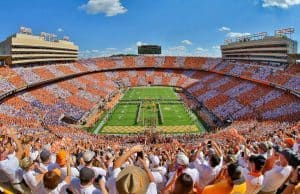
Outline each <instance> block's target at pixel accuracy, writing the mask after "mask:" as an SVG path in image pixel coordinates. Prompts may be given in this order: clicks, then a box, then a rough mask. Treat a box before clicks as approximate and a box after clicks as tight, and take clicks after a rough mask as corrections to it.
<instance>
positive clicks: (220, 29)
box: [218, 26, 231, 32]
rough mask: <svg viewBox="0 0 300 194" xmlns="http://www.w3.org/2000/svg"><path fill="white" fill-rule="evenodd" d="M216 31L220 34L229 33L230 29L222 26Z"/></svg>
mask: <svg viewBox="0 0 300 194" xmlns="http://www.w3.org/2000/svg"><path fill="white" fill-rule="evenodd" d="M218 30H219V31H220V32H228V31H230V30H231V29H230V28H228V27H225V26H223V27H221V28H219V29H218Z"/></svg>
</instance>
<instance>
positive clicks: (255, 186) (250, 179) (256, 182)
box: [243, 168, 264, 194]
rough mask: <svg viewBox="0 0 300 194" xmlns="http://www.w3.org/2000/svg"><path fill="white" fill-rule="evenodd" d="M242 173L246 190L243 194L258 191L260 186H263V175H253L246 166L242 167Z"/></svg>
mask: <svg viewBox="0 0 300 194" xmlns="http://www.w3.org/2000/svg"><path fill="white" fill-rule="evenodd" d="M243 175H244V178H245V180H246V185H247V190H246V193H245V194H256V193H258V192H259V191H260V190H261V188H262V186H263V180H264V176H263V175H260V176H253V175H251V174H250V172H249V170H248V169H247V168H243Z"/></svg>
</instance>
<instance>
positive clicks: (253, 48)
mask: <svg viewBox="0 0 300 194" xmlns="http://www.w3.org/2000/svg"><path fill="white" fill-rule="evenodd" d="M253 37H255V36H245V37H239V38H238V39H236V40H234V41H227V42H226V43H225V44H224V45H222V46H221V51H222V58H223V59H228V60H249V61H259V62H273V63H280V64H289V63H294V62H295V57H294V56H295V54H297V41H295V40H292V39H290V38H288V37H287V36H278V35H275V36H261V37H259V38H253ZM256 37H257V36H256Z"/></svg>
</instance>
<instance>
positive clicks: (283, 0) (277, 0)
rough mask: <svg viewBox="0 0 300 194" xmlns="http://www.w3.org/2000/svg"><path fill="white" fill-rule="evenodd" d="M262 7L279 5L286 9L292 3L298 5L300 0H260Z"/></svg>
mask: <svg viewBox="0 0 300 194" xmlns="http://www.w3.org/2000/svg"><path fill="white" fill-rule="evenodd" d="M262 1H263V4H262V6H263V7H280V8H284V9H287V8H289V7H291V6H294V5H299V4H300V0H262Z"/></svg>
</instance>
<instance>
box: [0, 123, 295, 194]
mask: <svg viewBox="0 0 300 194" xmlns="http://www.w3.org/2000/svg"><path fill="white" fill-rule="evenodd" d="M0 142H1V147H0V190H1V192H2V193H10V192H15V193H18V192H19V193H91V194H94V193H112V194H118V193H119V194H125V193H137V194H142V193H149V194H152V193H153V194H154V193H162V194H169V193H176V194H190V193H195V194H200V193H203V194H208V193H209V194H218V193H222V194H227V193H228V194H229V193H246V194H255V193H260V194H265V193H273V194H274V193H284V194H292V193H299V192H300V176H299V168H300V123H294V124H291V123H282V122H257V121H248V122H235V123H233V124H232V125H231V126H230V127H228V128H226V129H222V130H220V131H218V132H216V133H210V134H201V135H192V134H185V135H167V134H149V133H148V134H132V135H111V136H105V135H91V134H88V133H87V132H83V131H79V130H71V129H69V130H67V129H65V128H64V129H63V128H57V129H51V132H49V131H42V130H41V131H31V130H29V129H26V130H24V129H18V130H16V129H14V128H11V127H4V126H3V127H2V128H1V136H0Z"/></svg>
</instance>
